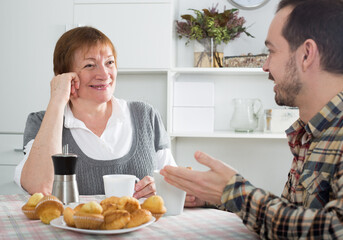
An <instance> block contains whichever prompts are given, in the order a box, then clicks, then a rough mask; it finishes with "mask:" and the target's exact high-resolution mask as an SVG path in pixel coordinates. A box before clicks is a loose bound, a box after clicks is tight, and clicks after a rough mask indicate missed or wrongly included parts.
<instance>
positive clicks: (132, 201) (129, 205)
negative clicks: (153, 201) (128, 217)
mask: <svg viewBox="0 0 343 240" xmlns="http://www.w3.org/2000/svg"><path fill="white" fill-rule="evenodd" d="M140 208H141V205H140V204H139V201H138V200H137V199H136V198H134V197H121V198H120V199H119V202H118V209H119V210H126V211H128V212H129V213H132V212H134V211H136V210H137V209H140Z"/></svg>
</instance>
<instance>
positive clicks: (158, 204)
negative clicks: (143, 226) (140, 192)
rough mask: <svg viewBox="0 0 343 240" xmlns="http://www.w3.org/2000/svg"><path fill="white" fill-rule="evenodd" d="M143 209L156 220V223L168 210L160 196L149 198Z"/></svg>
mask: <svg viewBox="0 0 343 240" xmlns="http://www.w3.org/2000/svg"><path fill="white" fill-rule="evenodd" d="M141 207H142V208H143V209H147V210H149V211H150V212H151V214H152V215H153V216H154V217H155V218H156V221H157V220H158V219H159V218H160V217H162V216H163V214H165V213H166V211H167V209H166V207H165V206H164V201H163V199H162V197H160V196H158V195H154V196H151V197H149V198H147V199H146V200H145V201H144V202H143V204H142V205H141Z"/></svg>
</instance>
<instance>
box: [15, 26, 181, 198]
mask: <svg viewBox="0 0 343 240" xmlns="http://www.w3.org/2000/svg"><path fill="white" fill-rule="evenodd" d="M54 73H55V77H54V78H53V79H52V80H51V83H50V85H51V96H50V101H49V104H48V107H47V109H46V111H42V112H36V113H31V114H30V115H29V117H28V119H27V122H26V128H25V132H24V149H25V157H24V159H23V160H22V162H21V163H20V164H19V165H18V166H17V168H16V172H15V181H16V182H17V183H18V184H19V185H20V186H22V187H23V188H24V189H25V190H26V191H27V192H29V193H30V194H33V193H35V192H42V193H44V194H51V191H52V185H53V180H54V167H53V162H52V159H51V156H52V155H54V154H57V153H61V152H62V146H63V145H65V144H68V146H69V152H72V153H75V154H77V155H78V159H79V160H78V163H77V168H76V177H77V183H78V188H79V193H80V194H83V195H87V194H104V187H103V180H102V176H103V175H105V174H133V175H136V176H137V177H138V178H140V179H141V180H140V181H139V182H138V183H137V184H136V186H135V191H136V192H135V194H134V197H136V198H141V197H148V196H150V195H153V194H155V191H156V189H155V184H154V179H153V178H152V177H151V176H152V173H153V171H154V170H155V169H161V168H163V166H165V165H176V164H175V161H174V159H173V157H172V155H171V152H170V141H169V138H168V135H167V133H166V131H165V129H164V126H163V123H162V121H161V118H160V116H159V114H158V112H157V111H156V110H155V109H154V108H153V107H151V106H150V105H148V104H146V103H143V102H127V101H125V100H121V99H117V98H115V97H113V93H114V89H115V84H116V77H117V58H116V51H115V48H114V46H113V44H112V42H111V41H110V39H109V38H108V37H107V36H106V35H104V34H103V33H102V32H100V31H99V30H97V29H95V28H92V27H78V28H75V29H72V30H70V31H68V32H66V33H64V34H63V35H62V36H61V38H60V39H59V40H58V42H57V44H56V47H55V52H54Z"/></svg>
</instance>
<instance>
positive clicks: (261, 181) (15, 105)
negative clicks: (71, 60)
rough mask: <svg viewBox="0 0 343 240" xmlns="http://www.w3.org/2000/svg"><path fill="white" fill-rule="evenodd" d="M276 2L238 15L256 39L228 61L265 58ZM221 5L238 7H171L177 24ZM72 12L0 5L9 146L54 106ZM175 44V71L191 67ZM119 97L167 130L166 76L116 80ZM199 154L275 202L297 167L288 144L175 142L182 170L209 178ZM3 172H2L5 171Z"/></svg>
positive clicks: (55, 6)
mask: <svg viewBox="0 0 343 240" xmlns="http://www.w3.org/2000/svg"><path fill="white" fill-rule="evenodd" d="M277 2H278V1H276V0H270V1H269V2H268V4H266V5H265V6H264V7H262V8H260V9H257V10H252V11H247V10H241V11H240V15H241V16H244V17H245V18H246V19H247V26H249V28H248V31H249V32H250V33H252V34H253V35H254V36H255V39H250V38H247V37H244V36H242V37H241V38H240V39H238V40H236V41H234V42H232V43H230V44H229V45H228V46H227V47H226V48H225V55H240V54H246V53H249V52H251V53H253V54H257V53H261V52H265V48H264V40H265V36H266V34H267V29H268V25H269V22H270V21H271V19H272V18H273V15H274V12H275V7H276V4H277ZM216 3H219V9H220V10H221V9H222V8H223V6H224V5H226V6H227V7H228V8H231V7H233V6H231V5H230V4H229V2H228V1H224V0H218V1H209V0H174V1H173V4H174V7H175V10H174V19H178V18H179V16H180V15H181V14H185V13H190V11H188V10H187V9H189V8H195V9H201V8H207V7H209V6H212V5H213V4H216ZM73 4H74V2H73V1H71V0H30V1H28V0H1V1H0V29H1V35H2V37H1V38H0V52H1V53H2V57H1V58H0V72H1V80H0V81H1V83H2V87H1V88H0V100H1V105H0V106H1V108H0V111H1V113H2V115H1V116H2V117H1V118H0V134H2V135H4V137H3V138H1V139H3V140H2V141H6V136H7V135H13V134H21V133H22V132H23V130H24V127H25V121H26V117H27V115H28V114H29V113H30V112H32V111H39V110H44V109H45V107H46V105H47V103H48V100H49V93H50V85H49V82H50V80H51V78H52V77H53V71H52V54H53V48H54V45H55V43H56V41H57V39H58V37H59V36H60V35H61V34H62V33H63V32H64V31H65V25H66V23H70V24H73ZM173 41H174V44H173V46H174V48H173V50H172V51H173V52H172V58H173V59H172V61H171V62H172V63H174V64H173V65H174V66H176V67H191V66H192V64H193V52H192V47H191V45H190V46H188V47H185V45H184V43H185V40H184V39H181V40H179V39H177V37H176V35H175V31H174V38H173ZM132 57H134V56H132ZM119 62H120V59H119ZM268 90H269V89H268ZM253 91H255V89H247V90H246V92H245V94H248V95H249V93H253ZM270 91H272V90H271V89H270ZM115 95H116V96H117V97H119V98H125V99H128V100H143V101H147V102H149V103H151V104H152V105H154V106H155V107H156V108H157V109H158V110H159V111H160V113H161V115H162V118H163V120H164V123H165V125H167V104H168V103H167V75H166V74H165V73H154V74H139V73H138V74H119V75H118V79H117V88H116V92H115ZM268 99H269V102H268V104H270V106H274V105H273V104H274V103H273V99H272V97H269V98H268ZM228 124H229V123H228ZM1 139H0V140H1ZM0 144H1V141H0ZM21 147H22V146H21V142H18V143H17V144H16V146H13V149H14V148H21ZM196 150H203V151H205V152H208V153H209V154H211V155H213V156H214V157H216V158H218V159H221V160H223V161H225V162H227V163H229V164H231V165H232V166H233V167H235V168H236V169H238V170H239V171H240V172H241V173H242V174H243V176H245V177H246V178H247V179H249V180H250V181H251V182H252V183H253V184H255V185H256V186H261V187H263V188H265V189H267V190H270V191H272V192H274V193H275V194H280V193H281V190H282V188H283V185H284V183H285V181H286V178H287V172H288V169H289V167H290V164H291V159H292V156H291V154H290V152H289V150H288V146H287V141H286V139H237V138H230V139H226V138H192V137H183V138H176V139H173V151H174V156H175V159H176V161H177V163H178V164H179V165H182V166H192V167H193V168H194V169H200V170H204V169H206V168H205V167H203V166H200V165H199V164H197V163H196V162H195V160H194V159H193V154H194V152H195V151H196ZM6 151H11V150H6ZM1 156H3V155H2V153H1V152H0V158H1ZM16 156H17V157H16V158H18V159H17V160H16V161H19V160H20V159H21V158H22V155H18V154H17V155H16ZM6 164H8V163H6ZM12 164H13V162H12ZM1 171H3V170H2V169H1V168H0V172H1ZM0 188H1V186H0ZM0 191H1V189H0Z"/></svg>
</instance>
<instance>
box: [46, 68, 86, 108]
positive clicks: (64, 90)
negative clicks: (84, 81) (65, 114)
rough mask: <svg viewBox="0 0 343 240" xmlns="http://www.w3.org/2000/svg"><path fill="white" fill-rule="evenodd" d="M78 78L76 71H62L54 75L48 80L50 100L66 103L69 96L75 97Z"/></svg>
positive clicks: (78, 84)
mask: <svg viewBox="0 0 343 240" xmlns="http://www.w3.org/2000/svg"><path fill="white" fill-rule="evenodd" d="M79 87H80V79H79V77H78V76H77V74H76V73H74V72H70V73H63V74H59V75H57V76H55V77H54V78H53V79H52V80H51V82H50V88H51V100H55V101H56V102H58V103H61V102H62V103H63V104H67V103H68V101H69V99H70V98H77V97H78V95H77V90H78V89H79Z"/></svg>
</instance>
